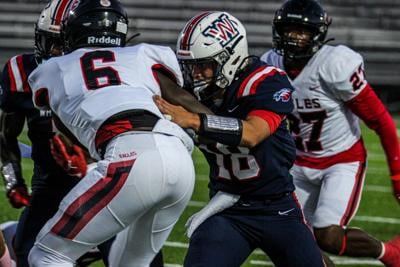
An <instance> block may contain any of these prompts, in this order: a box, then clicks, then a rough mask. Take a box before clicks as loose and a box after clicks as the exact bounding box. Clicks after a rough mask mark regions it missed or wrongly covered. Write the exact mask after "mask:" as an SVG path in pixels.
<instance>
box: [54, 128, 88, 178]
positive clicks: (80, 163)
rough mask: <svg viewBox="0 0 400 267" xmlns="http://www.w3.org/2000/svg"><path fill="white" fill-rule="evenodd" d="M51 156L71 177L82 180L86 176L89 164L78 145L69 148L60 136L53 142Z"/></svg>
mask: <svg viewBox="0 0 400 267" xmlns="http://www.w3.org/2000/svg"><path fill="white" fill-rule="evenodd" d="M50 147H51V155H52V156H53V158H54V160H55V161H56V162H57V164H58V165H59V166H61V168H63V170H64V171H65V172H66V173H67V174H68V175H70V176H74V177H78V178H82V177H84V176H85V175H86V171H87V163H86V159H85V155H84V153H83V151H82V149H81V148H80V147H79V146H77V145H74V144H73V145H71V146H70V147H68V148H67V146H66V144H65V143H64V142H63V141H62V140H61V138H60V137H59V136H58V135H55V136H54V137H53V139H52V140H51V144H50Z"/></svg>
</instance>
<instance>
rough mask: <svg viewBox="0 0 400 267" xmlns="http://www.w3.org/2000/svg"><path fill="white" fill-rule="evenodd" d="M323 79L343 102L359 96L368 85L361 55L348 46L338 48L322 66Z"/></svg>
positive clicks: (335, 48)
mask: <svg viewBox="0 0 400 267" xmlns="http://www.w3.org/2000/svg"><path fill="white" fill-rule="evenodd" d="M320 75H321V79H322V80H323V81H324V82H325V83H326V84H327V85H328V88H330V89H331V91H332V93H333V94H334V95H335V96H336V97H337V98H339V99H341V100H342V101H345V102H347V101H349V100H351V99H353V98H354V97H355V96H357V95H358V94H359V93H360V92H361V91H362V90H363V89H364V88H365V86H366V85H367V84H368V82H367V80H366V78H365V72H364V61H363V58H362V56H361V55H360V54H358V53H356V52H355V51H353V50H351V49H350V48H348V47H346V46H337V47H334V49H333V50H332V51H331V53H330V54H329V56H328V57H327V58H326V59H325V60H324V62H323V63H322V64H321V69H320Z"/></svg>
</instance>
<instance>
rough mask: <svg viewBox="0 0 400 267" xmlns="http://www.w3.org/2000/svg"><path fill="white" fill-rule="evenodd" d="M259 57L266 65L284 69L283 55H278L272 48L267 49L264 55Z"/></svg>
mask: <svg viewBox="0 0 400 267" xmlns="http://www.w3.org/2000/svg"><path fill="white" fill-rule="evenodd" d="M260 59H261V61H263V62H265V63H267V64H268V65H271V66H275V67H277V68H280V69H284V66H283V57H282V56H280V55H278V54H277V53H276V52H275V51H274V50H269V51H268V52H266V53H265V54H264V55H262V56H261V58H260Z"/></svg>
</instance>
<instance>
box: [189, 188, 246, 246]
mask: <svg viewBox="0 0 400 267" xmlns="http://www.w3.org/2000/svg"><path fill="white" fill-rule="evenodd" d="M239 198H240V196H239V195H233V194H229V193H226V192H223V191H218V192H217V194H215V196H213V198H211V200H210V202H208V204H207V205H206V206H205V207H204V208H202V209H201V210H200V211H199V212H197V213H195V214H193V215H192V216H190V218H189V219H188V220H187V222H186V224H185V227H186V234H187V236H188V237H189V238H190V237H191V236H192V234H193V232H194V231H195V230H196V229H197V227H199V226H200V224H202V223H203V222H204V221H205V220H207V219H208V218H210V217H211V216H213V215H214V214H216V213H218V212H221V211H223V210H224V209H227V208H229V207H232V206H233V205H234V204H235V203H236V202H237V201H238V200H239Z"/></svg>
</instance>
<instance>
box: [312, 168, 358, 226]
mask: <svg viewBox="0 0 400 267" xmlns="http://www.w3.org/2000/svg"><path fill="white" fill-rule="evenodd" d="M364 178H365V164H364V163H363V162H351V163H342V164H336V165H334V166H332V167H330V168H328V169H326V170H324V179H323V183H322V186H321V191H320V196H319V200H318V205H317V209H316V212H315V216H314V222H313V226H314V227H317V228H323V227H327V226H329V225H332V224H333V225H347V224H348V223H349V222H350V220H351V219H352V218H353V217H354V215H355V213H356V211H357V209H358V206H359V203H360V199H361V193H362V189H363V186H364Z"/></svg>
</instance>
